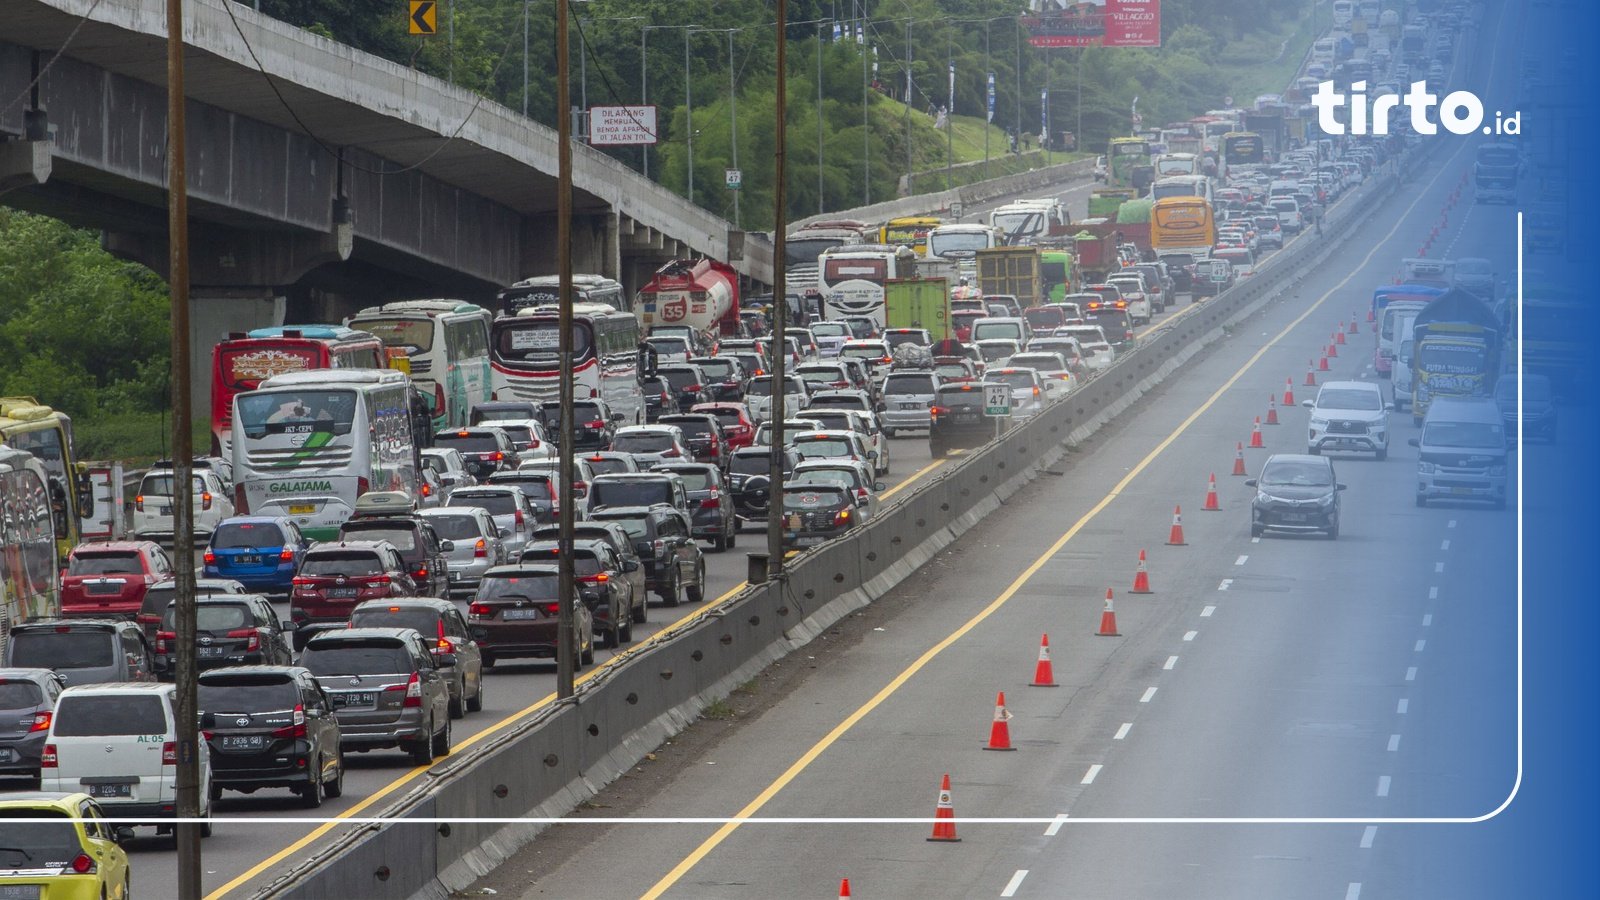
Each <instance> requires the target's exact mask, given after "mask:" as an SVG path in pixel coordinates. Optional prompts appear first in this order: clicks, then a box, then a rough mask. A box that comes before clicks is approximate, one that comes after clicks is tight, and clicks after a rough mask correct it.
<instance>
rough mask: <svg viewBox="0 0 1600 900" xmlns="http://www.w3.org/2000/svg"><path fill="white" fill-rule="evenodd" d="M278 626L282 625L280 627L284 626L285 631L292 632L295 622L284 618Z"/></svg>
mask: <svg viewBox="0 0 1600 900" xmlns="http://www.w3.org/2000/svg"><path fill="white" fill-rule="evenodd" d="M278 626H279V627H280V628H282V629H283V630H284V631H287V632H292V631H294V623H293V622H291V621H290V620H288V619H284V620H283V621H282V622H279V623H278Z"/></svg>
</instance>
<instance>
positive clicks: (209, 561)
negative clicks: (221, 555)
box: [201, 550, 217, 566]
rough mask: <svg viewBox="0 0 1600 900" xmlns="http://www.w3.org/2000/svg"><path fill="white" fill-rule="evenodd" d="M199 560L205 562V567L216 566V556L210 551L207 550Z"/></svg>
mask: <svg viewBox="0 0 1600 900" xmlns="http://www.w3.org/2000/svg"><path fill="white" fill-rule="evenodd" d="M201 559H204V560H205V561H206V565H208V566H214V565H216V564H217V555H216V554H215V553H212V552H211V551H210V550H207V551H206V552H205V555H204V556H202V557H201Z"/></svg>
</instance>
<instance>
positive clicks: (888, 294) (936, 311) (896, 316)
mask: <svg viewBox="0 0 1600 900" xmlns="http://www.w3.org/2000/svg"><path fill="white" fill-rule="evenodd" d="M883 309H884V318H885V319H886V321H887V322H888V325H889V327H890V328H926V329H928V333H929V334H931V335H933V339H934V340H936V341H942V340H944V339H945V338H947V337H950V336H951V335H950V282H948V281H946V280H944V279H943V278H891V279H889V280H888V281H886V282H884V284H883Z"/></svg>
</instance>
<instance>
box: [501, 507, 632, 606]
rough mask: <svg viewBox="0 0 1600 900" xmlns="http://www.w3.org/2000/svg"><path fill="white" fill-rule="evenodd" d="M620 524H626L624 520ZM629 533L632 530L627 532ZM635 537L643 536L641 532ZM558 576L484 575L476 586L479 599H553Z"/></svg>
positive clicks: (549, 574)
mask: <svg viewBox="0 0 1600 900" xmlns="http://www.w3.org/2000/svg"><path fill="white" fill-rule="evenodd" d="M622 524H624V525H626V524H627V523H626V522H623V523H622ZM628 533H629V534H630V535H632V534H633V532H632V531H631V530H630V531H629V532H628ZM635 536H636V537H643V536H644V534H643V533H642V532H641V533H640V534H638V535H635ZM560 578H561V576H559V575H557V574H556V573H555V572H550V573H539V574H534V575H515V576H505V575H485V576H484V578H483V583H482V584H481V585H479V587H478V597H477V599H479V600H517V599H525V600H554V599H555V598H556V597H557V596H559V593H558V591H559V590H560Z"/></svg>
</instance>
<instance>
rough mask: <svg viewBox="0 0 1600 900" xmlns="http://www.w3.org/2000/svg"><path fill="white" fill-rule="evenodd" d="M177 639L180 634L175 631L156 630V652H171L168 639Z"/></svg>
mask: <svg viewBox="0 0 1600 900" xmlns="http://www.w3.org/2000/svg"><path fill="white" fill-rule="evenodd" d="M177 639H178V634H177V632H175V631H158V632H156V652H157V653H170V652H171V650H170V649H169V648H168V646H167V642H168V641H176V640H177Z"/></svg>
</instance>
